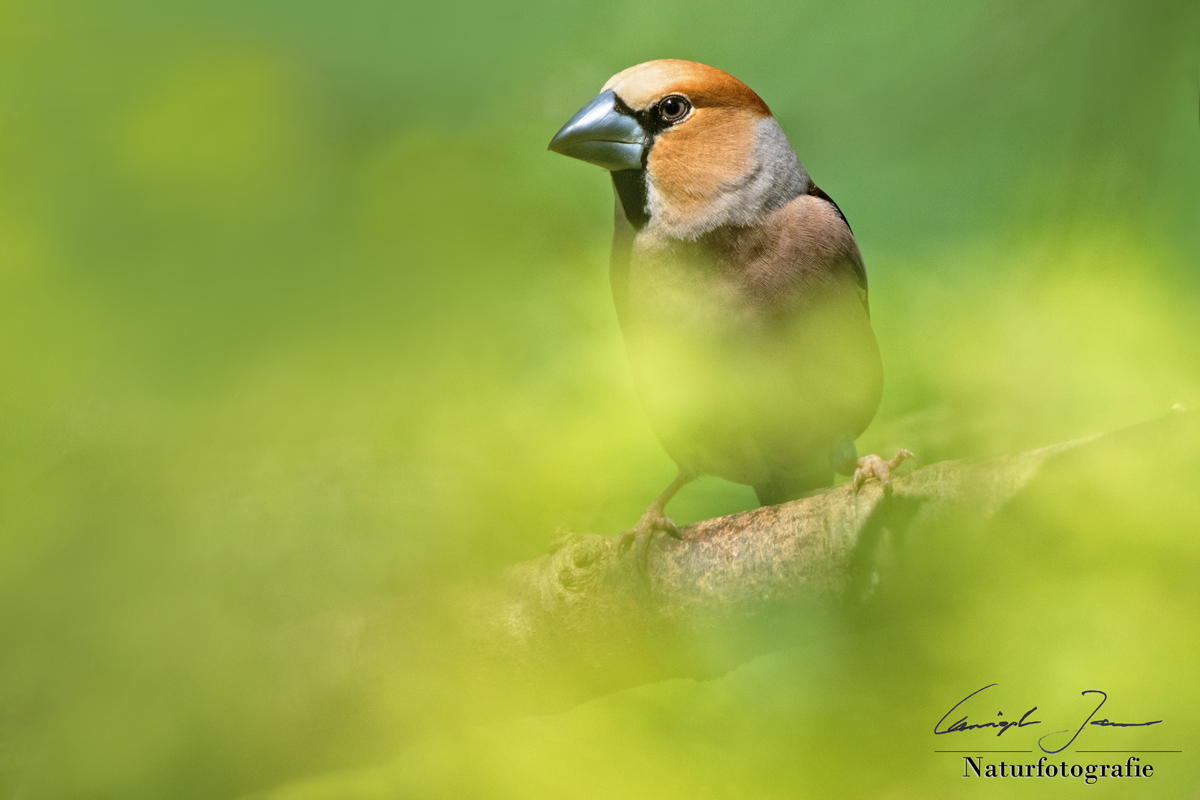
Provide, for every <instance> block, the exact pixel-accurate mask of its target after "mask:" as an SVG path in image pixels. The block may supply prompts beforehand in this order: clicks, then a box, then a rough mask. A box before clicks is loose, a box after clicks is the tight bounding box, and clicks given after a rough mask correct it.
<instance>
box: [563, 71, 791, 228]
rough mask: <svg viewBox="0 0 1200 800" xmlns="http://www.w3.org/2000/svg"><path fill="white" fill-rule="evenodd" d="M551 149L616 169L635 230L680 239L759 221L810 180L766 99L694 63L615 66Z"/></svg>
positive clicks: (619, 190)
mask: <svg viewBox="0 0 1200 800" xmlns="http://www.w3.org/2000/svg"><path fill="white" fill-rule="evenodd" d="M550 149H551V150H553V151H555V152H556V153H562V154H563V155H567V156H571V157H573V158H578V159H581V160H583V161H588V162H590V163H592V164H597V165H599V166H601V167H604V168H605V169H607V170H609V171H610V172H612V174H613V183H614V185H615V186H616V189H617V194H618V196H619V198H620V202H621V205H622V207H623V210H624V212H625V217H626V218H627V219H628V220H629V222H630V223H631V224H632V225H633V226H634V228H637V229H639V230H640V229H642V228H643V227H646V226H647V225H650V226H653V228H654V229H655V230H656V231H658V232H660V233H662V234H664V235H667V236H672V237H677V238H685V239H691V238H695V237H697V236H700V235H702V234H704V233H707V232H708V231H711V230H713V229H714V228H717V227H719V226H721V225H727V224H735V225H749V224H753V223H754V222H755V221H756V220H757V218H758V217H759V216H760V215H761V214H764V213H767V212H769V211H771V210H772V209H774V208H776V207H778V206H779V205H782V204H783V203H786V202H787V201H788V200H790V199H792V198H793V197H795V196H796V195H798V194H802V193H803V192H805V191H806V190H807V189H808V186H809V183H810V181H809V178H808V175H807V173H805V171H804V168H803V167H801V166H800V162H799V161H798V160H797V158H796V155H795V153H794V152H793V151H792V148H791V145H790V144H788V141H787V137H786V136H784V134H783V131H782V130H781V129H780V128H779V124H778V123H777V122H776V121H775V119H774V117H772V116H771V110H770V109H769V108H767V104H766V103H764V102H763V101H762V98H760V97H759V96H758V95H757V94H755V92H754V91H753V90H752V89H751V88H750V87H749V86H747V85H746V84H744V83H742V82H741V81H740V80H738V79H737V78H735V77H733V76H732V75H730V74H728V73H727V72H722V71H721V70H719V69H716V68H714V67H709V66H706V65H704V64H697V63H696V62H694V61H680V60H676V59H662V60H659V61H648V62H646V63H644V64H638V65H637V66H634V67H630V68H629V69H626V70H623V71H621V72H618V73H617V74H616V75H614V76H613V77H612V78H610V79H609V81H608V83H606V84H605V85H604V88H603V89H602V90H601V92H600V94H598V95H596V97H594V98H592V100H591V101H590V102H589V103H588V104H587V105H585V106H584V107H583V108H582V109H580V110H579V112H578V113H577V114H575V116H573V117H572V118H571V119H570V120H569V121H568V122H567V124H566V125H564V126H563V127H562V129H561V130H560V131H559V132H558V133H557V134H555V136H554V138H553V139H552V140H551V141H550Z"/></svg>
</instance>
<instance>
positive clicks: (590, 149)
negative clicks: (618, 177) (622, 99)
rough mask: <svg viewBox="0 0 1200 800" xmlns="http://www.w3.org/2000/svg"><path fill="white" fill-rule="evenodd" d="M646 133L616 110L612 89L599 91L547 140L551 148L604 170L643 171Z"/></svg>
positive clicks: (632, 120)
mask: <svg viewBox="0 0 1200 800" xmlns="http://www.w3.org/2000/svg"><path fill="white" fill-rule="evenodd" d="M645 145H646V132H645V131H644V130H642V126H641V125H639V124H638V122H637V120H636V119H634V118H633V117H631V116H629V115H628V114H623V113H621V111H620V110H619V109H618V108H617V101H616V99H615V98H614V96H613V93H612V90H611V89H610V90H608V91H607V92H601V93H600V94H598V95H596V96H595V97H594V98H592V101H591V102H590V103H588V104H587V105H586V106H584V107H583V108H581V109H579V112H578V113H577V114H576V115H575V116H573V117H571V119H570V120H569V121H568V122H567V124H566V125H563V126H562V129H561V130H560V131H559V132H558V133H556V134H554V138H553V139H551V140H550V149H551V150H553V151H554V152H556V153H562V154H563V155H564V156H570V157H571V158H578V159H580V160H581V161H587V162H588V163H591V164H596V165H598V166H601V167H604V168H605V169H607V170H621V169H642V168H643V167H642V150H643V148H644V147H645Z"/></svg>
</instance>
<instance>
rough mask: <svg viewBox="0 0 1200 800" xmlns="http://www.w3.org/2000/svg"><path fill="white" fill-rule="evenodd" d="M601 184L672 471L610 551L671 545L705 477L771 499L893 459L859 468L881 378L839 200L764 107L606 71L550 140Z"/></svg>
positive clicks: (728, 94) (635, 346) (728, 88)
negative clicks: (592, 169)
mask: <svg viewBox="0 0 1200 800" xmlns="http://www.w3.org/2000/svg"><path fill="white" fill-rule="evenodd" d="M550 149H551V150H553V151H554V152H556V153H562V154H563V155H567V156H571V157H573V158H578V159H581V160H583V161H587V162H590V163H592V164H597V165H599V166H601V167H604V168H605V169H607V170H609V172H610V173H611V174H612V182H613V188H614V194H615V195H616V212H615V215H614V216H615V231H614V233H613V247H612V264H611V278H612V291H613V300H614V301H615V303H616V307H617V316H618V318H619V321H620V324H621V330H622V332H623V334H624V337H625V345H626V349H627V351H628V354H629V361H630V364H631V366H632V368H633V375H634V381H635V383H636V385H637V389H638V394H639V395H640V398H641V401H642V404H643V406H644V407H645V410H646V414H647V416H648V417H649V420H650V424H651V427H652V428H653V429H654V432H655V434H656V435H657V436H658V438H659V440H660V441H661V442H662V445H663V448H664V449H665V450H666V451H667V453H668V454H669V455H670V456H671V458H672V459H673V460H674V461H675V463H676V464H678V466H679V476H678V477H677V478H676V479H675V480H674V481H673V482H672V483H671V485H670V486H669V487H667V489H666V491H664V492H663V493H662V495H660V496H659V497H658V499H656V500H655V501H654V502H653V503H651V504H650V507H649V508H647V509H646V512H645V513H644V514H643V515H642V517H641V519H640V520H639V521H638V523H637V524H636V525H635V526H634V527H633V528H631V529H630V530H628V531H626V532H625V533H624V535H623V536H622V539H621V549H625V548H626V547H628V545H629V544H630V543H631V542H634V541H636V542H637V544H638V548H639V550H641V551H642V552H643V553H644V552H645V547H646V545H647V544H648V542H649V540H650V537H652V536H653V534H654V532H655V531H662V532H664V533H667V534H670V535H672V536H676V537H678V535H679V532H678V530H677V529H676V526H675V523H674V522H672V521H671V519H670V518H669V517H667V516H666V514H665V508H666V504H667V502H668V501H669V500H670V499H671V497H672V496H674V494H675V493H676V492H677V491H679V489H680V488H681V487H682V486H683V485H684V484H686V483H687V482H688V481H690V480H692V479H693V478H695V477H698V476H700V475H716V476H719V477H721V478H725V479H727V480H730V481H734V482H736V483H743V484H748V485H750V486H753V487H754V491H755V493H756V494H757V495H758V499H759V502H760V503H762V504H763V505H772V504H775V503H782V502H784V501H787V500H791V499H794V498H796V497H799V496H800V495H802V494H804V493H806V492H809V491H811V490H813V489H816V488H818V487H822V486H828V485H829V484H831V483H832V482H833V475H834V473H835V472H837V473H841V474H844V475H851V474H853V476H854V488H855V490H857V489H858V487H859V486H860V485H861V484H862V483H863V481H864V480H866V479H867V478H869V477H876V478H878V479H879V480H880V481H882V482H883V483H884V484H885V490H886V489H887V488H890V485H889V472H890V470H892V469H895V468H896V467H898V466H899V464H900V462H901V461H902V460H903V459H904V458H911V457H912V454H911V453H909V452H908V451H907V450H901V451H900V452H899V454H898V455H897V456H896V457H895V458H894V459H892V460H891V461H884V460H883V459H882V458H880V457H879V456H865V457H863V458H858V457H857V452H856V450H855V446H854V440H855V439H856V438H857V437H858V436H859V434H861V433H862V432H863V430H864V429H865V428H866V427H867V425H868V423H870V421H871V418H872V417H874V416H875V410H876V408H877V407H878V406H879V398H880V394H881V392H882V389H883V367H882V363H881V362H880V358H879V348H878V346H877V345H876V343H875V335H874V333H873V331H872V330H871V320H870V312H869V309H868V306H867V273H866V271H865V269H864V268H863V260H862V256H861V255H860V254H859V252H858V246H857V245H856V244H855V241H854V235H853V234H852V233H851V231H850V226H849V224H848V223H847V222H846V217H845V216H844V215H843V214H842V212H841V210H840V209H839V208H838V207H837V204H836V203H834V202H833V200H832V199H831V198H830V197H829V195H827V194H825V193H824V192H823V191H821V190H820V189H818V188H817V186H816V184H814V183H813V181H812V179H811V178H810V177H809V175H808V173H807V172H806V171H805V169H804V167H803V166H801V164H800V161H799V159H797V158H796V154H795V153H794V152H793V151H792V147H791V145H790V144H789V143H788V139H787V137H786V136H785V135H784V133H783V130H782V129H781V128H780V127H779V123H778V122H776V121H775V118H774V117H773V116H771V111H770V109H768V108H767V104H766V103H764V102H763V101H762V99H761V98H760V97H759V96H758V95H757V94H755V93H754V92H753V91H752V90H751V89H750V87H748V86H746V85H745V84H744V83H742V82H741V81H739V80H738V79H737V78H735V77H733V76H732V75H729V74H728V73H725V72H722V71H721V70H719V69H715V68H713V67H708V66H705V65H704V64H697V63H694V62H691V61H678V60H673V59H664V60H661V61H649V62H647V63H645V64H639V65H637V66H635V67H630V68H629V69H627V70H624V71H623V72H619V73H617V74H616V75H614V76H613V77H612V78H611V79H610V80H609V81H608V83H606V84H605V85H604V88H603V90H602V91H601V92H600V94H598V95H597V96H596V97H594V98H593V99H592V100H591V101H590V102H589V103H588V104H587V105H586V106H584V107H583V108H582V109H581V110H580V111H579V113H577V114H576V115H575V116H574V117H572V118H571V119H570V121H569V122H567V124H566V125H564V126H563V127H562V130H560V131H559V132H558V133H557V134H555V136H554V138H553V139H552V140H551V142H550Z"/></svg>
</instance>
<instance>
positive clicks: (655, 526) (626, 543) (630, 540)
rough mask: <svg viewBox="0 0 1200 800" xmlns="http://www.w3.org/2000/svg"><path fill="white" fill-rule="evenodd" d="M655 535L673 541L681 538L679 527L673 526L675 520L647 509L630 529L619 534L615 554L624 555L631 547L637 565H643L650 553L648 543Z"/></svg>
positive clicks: (653, 509)
mask: <svg viewBox="0 0 1200 800" xmlns="http://www.w3.org/2000/svg"><path fill="white" fill-rule="evenodd" d="M656 533H665V534H666V535H667V536H670V537H671V538H673V539H682V538H683V537H682V536H680V535H679V527H678V526H677V525H676V524H675V520H673V519H671V518H670V517H668V516H667V515H666V514H664V513H663V512H662V511H661V510H659V509H656V508H648V509H646V511H645V513H643V514H642V517H641V519H639V520H638V521H637V523H636V524H635V525H634V526H633V527H632V528H630V529H629V530H627V531H625V532H624V533H622V534H621V539H620V541H619V542H617V552H618V553H624V552H625V551H626V550H628V549H629V547H630V546H631V545H633V546H634V551H635V552H636V553H637V556H638V561H639V563H642V564H645V562H646V557H647V555H648V554H649V551H650V542H651V541H652V540H653V539H654V534H656Z"/></svg>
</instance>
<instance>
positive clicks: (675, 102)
mask: <svg viewBox="0 0 1200 800" xmlns="http://www.w3.org/2000/svg"><path fill="white" fill-rule="evenodd" d="M691 109H692V104H691V103H689V102H688V101H687V98H686V97H680V96H679V95H677V94H673V95H671V96H670V97H664V98H663V99H662V101H661V102H660V103H659V104H658V115H659V116H660V117H662V118H663V119H664V120H666V121H667V122H678V121H679V120H681V119H683V118H684V117H686V116H687V113H688V111H691Z"/></svg>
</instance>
